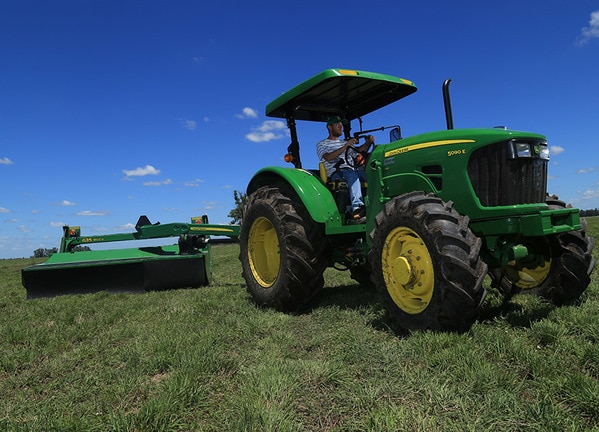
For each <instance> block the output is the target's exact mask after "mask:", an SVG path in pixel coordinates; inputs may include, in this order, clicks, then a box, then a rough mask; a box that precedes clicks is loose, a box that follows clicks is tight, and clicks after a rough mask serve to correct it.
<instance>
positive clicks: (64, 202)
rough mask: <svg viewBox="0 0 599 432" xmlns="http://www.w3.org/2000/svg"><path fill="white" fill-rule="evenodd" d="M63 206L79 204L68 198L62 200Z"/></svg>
mask: <svg viewBox="0 0 599 432" xmlns="http://www.w3.org/2000/svg"><path fill="white" fill-rule="evenodd" d="M60 205H61V206H74V205H77V204H76V203H74V202H71V201H68V200H62V202H61V203H60Z"/></svg>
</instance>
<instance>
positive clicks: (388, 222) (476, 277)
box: [370, 192, 487, 331]
mask: <svg viewBox="0 0 599 432" xmlns="http://www.w3.org/2000/svg"><path fill="white" fill-rule="evenodd" d="M468 222H469V220H468V218H467V217H465V216H461V215H460V214H459V213H458V212H457V211H456V210H455V209H454V208H453V204H452V203H444V202H443V201H442V200H441V199H440V198H438V197H437V196H435V195H434V194H431V193H423V192H412V193H408V194H405V195H401V196H398V197H396V198H394V199H392V200H391V201H389V202H387V204H386V205H385V207H384V208H383V210H382V211H381V212H380V213H379V214H378V215H377V217H376V221H375V224H376V225H375V228H374V230H373V231H372V232H371V234H370V238H371V240H372V251H371V255H370V260H371V263H372V278H373V282H374V284H375V286H376V287H377V290H378V292H379V293H380V295H381V298H382V303H383V306H384V307H385V309H386V310H387V313H388V315H389V318H390V319H391V321H392V323H393V325H394V327H395V328H396V329H397V330H399V331H402V330H416V329H422V330H442V331H447V330H449V331H464V330H467V329H468V328H470V326H471V325H472V323H473V322H474V320H475V319H476V317H477V315H478V312H479V308H480V305H481V303H482V302H483V300H484V298H485V295H486V292H485V290H484V288H483V286H482V284H483V280H484V278H485V275H486V272H487V266H486V264H485V263H484V262H483V261H482V260H481V258H480V249H481V245H482V242H481V240H480V239H479V238H478V237H476V236H475V235H474V234H473V233H472V231H471V230H470V228H469V227H468Z"/></svg>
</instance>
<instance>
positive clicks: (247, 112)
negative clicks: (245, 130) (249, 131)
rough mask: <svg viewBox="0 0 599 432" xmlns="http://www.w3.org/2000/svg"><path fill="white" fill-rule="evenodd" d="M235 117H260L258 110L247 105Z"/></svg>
mask: <svg viewBox="0 0 599 432" xmlns="http://www.w3.org/2000/svg"><path fill="white" fill-rule="evenodd" d="M235 117H237V118H238V119H244V118H258V111H256V110H255V109H253V108H250V107H245V108H244V109H242V110H241V114H235Z"/></svg>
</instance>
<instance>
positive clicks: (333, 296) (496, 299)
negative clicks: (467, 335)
mask: <svg viewBox="0 0 599 432" xmlns="http://www.w3.org/2000/svg"><path fill="white" fill-rule="evenodd" d="M487 289H488V295H487V298H486V299H485V302H484V303H483V305H482V306H481V308H480V313H479V316H478V318H477V319H476V321H475V322H474V324H480V325H498V323H500V322H504V323H506V324H507V325H508V326H509V327H512V328H531V327H532V325H533V324H534V323H536V322H538V321H542V320H544V319H546V318H547V317H548V316H549V315H550V314H551V313H552V312H553V311H554V310H555V309H557V308H559V307H560V306H556V305H554V304H553V303H551V302H549V301H548V300H545V299H543V298H542V297H539V296H535V295H528V294H518V295H516V296H514V297H511V298H505V297H504V296H503V295H502V294H501V293H499V292H497V291H496V290H495V289H493V288H490V289H489V288H487ZM580 303H581V300H580V299H579V300H576V301H574V302H571V303H568V304H567V305H564V306H568V305H578V304H580ZM331 307H335V308H339V309H340V310H352V311H358V312H359V311H362V312H363V313H368V314H372V315H373V316H375V317H374V318H373V319H372V320H371V321H370V322H369V324H370V325H371V326H372V327H373V328H374V329H375V330H379V331H384V332H388V333H392V334H394V335H396V336H399V337H407V336H409V332H400V331H397V330H395V329H394V326H393V325H392V321H391V320H390V319H389V318H388V316H387V314H386V312H385V310H384V308H383V306H382V305H381V302H380V299H379V294H378V293H377V292H376V290H374V289H371V288H366V287H363V286H361V285H359V284H358V283H353V284H351V283H350V284H346V285H338V286H332V287H327V286H325V288H323V290H322V291H321V292H320V293H319V294H318V296H317V297H316V298H314V299H313V301H312V302H311V303H310V304H309V305H308V307H307V308H306V309H303V310H302V311H300V312H298V314H301V315H307V314H311V313H312V312H314V311H317V310H320V309H325V308H331ZM466 332H467V331H466Z"/></svg>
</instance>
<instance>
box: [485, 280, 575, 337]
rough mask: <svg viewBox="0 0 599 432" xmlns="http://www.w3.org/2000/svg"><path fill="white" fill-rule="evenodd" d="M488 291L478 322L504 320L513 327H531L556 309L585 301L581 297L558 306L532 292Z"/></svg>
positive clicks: (490, 322)
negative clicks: (505, 295)
mask: <svg viewBox="0 0 599 432" xmlns="http://www.w3.org/2000/svg"><path fill="white" fill-rule="evenodd" d="M488 292H489V294H488V295H487V299H486V300H485V303H484V304H483V305H482V307H481V310H480V314H479V317H478V319H477V321H476V322H477V323H479V324H483V325H490V324H491V325H492V324H495V323H498V322H504V323H506V324H508V325H509V326H510V327H512V328H531V327H532V326H533V324H534V323H536V322H539V321H542V320H544V319H547V318H548V317H549V315H550V314H551V313H552V312H553V311H555V310H556V309H559V308H561V307H567V306H580V304H582V303H583V301H584V300H583V299H581V298H579V299H576V300H573V301H570V302H567V303H565V304H563V305H561V306H558V305H555V304H553V303H551V302H550V301H549V300H546V299H544V298H542V297H539V296H536V295H532V294H517V295H515V296H513V297H511V298H504V297H503V295H502V294H501V293H499V292H497V291H496V290H494V289H492V288H491V289H488Z"/></svg>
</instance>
